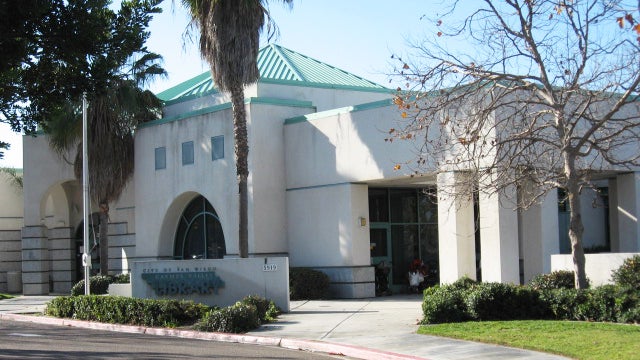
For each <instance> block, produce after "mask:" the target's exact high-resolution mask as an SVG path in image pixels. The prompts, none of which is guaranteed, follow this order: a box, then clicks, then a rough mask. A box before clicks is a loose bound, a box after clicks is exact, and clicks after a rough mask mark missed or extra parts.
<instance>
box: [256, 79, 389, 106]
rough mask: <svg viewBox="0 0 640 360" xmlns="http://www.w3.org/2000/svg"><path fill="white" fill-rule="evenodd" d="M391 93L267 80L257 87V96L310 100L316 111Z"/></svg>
mask: <svg viewBox="0 0 640 360" xmlns="http://www.w3.org/2000/svg"><path fill="white" fill-rule="evenodd" d="M393 93H394V91H393V90H388V91H386V90H382V91H380V90H377V89H372V90H371V91H366V90H363V89H356V88H348V87H345V88H340V87H338V88H331V87H326V88H322V87H311V86H294V85H291V84H289V83H288V84H283V83H277V82H268V81H261V82H260V83H258V87H257V96H260V97H273V98H278V99H295V100H299V101H300V100H302V101H311V102H312V103H313V106H315V107H316V108H317V111H325V110H331V109H337V108H341V107H345V106H351V105H356V104H364V103H369V102H373V101H378V100H383V99H389V98H391V96H392V95H393Z"/></svg>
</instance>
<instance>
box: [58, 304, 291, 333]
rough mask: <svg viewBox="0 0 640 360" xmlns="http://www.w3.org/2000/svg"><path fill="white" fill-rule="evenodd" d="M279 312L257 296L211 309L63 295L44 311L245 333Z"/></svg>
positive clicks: (109, 320)
mask: <svg viewBox="0 0 640 360" xmlns="http://www.w3.org/2000/svg"><path fill="white" fill-rule="evenodd" d="M279 313H280V309H278V307H277V306H276V305H275V304H274V303H273V301H270V300H267V299H264V298H262V297H260V296H257V295H251V296H247V297H245V298H243V299H242V300H241V301H239V302H237V303H236V304H235V305H233V306H229V307H226V308H218V307H213V308H211V307H209V306H206V305H202V304H196V303H194V302H193V301H181V300H151V299H136V298H130V297H122V296H98V295H89V296H84V295H80V296H61V297H57V298H54V299H53V300H51V301H50V302H49V303H47V307H46V308H45V314H46V315H49V316H55V317H61V318H74V319H79V320H89V321H99V322H104V323H111V324H129V325H140V326H162V327H177V326H191V325H193V326H194V328H195V329H197V330H201V331H220V332H234V333H242V332H247V331H250V330H253V329H255V328H257V327H259V326H260V324H261V323H265V322H268V321H272V320H274V319H275V318H276V317H277V315H278V314H279Z"/></svg>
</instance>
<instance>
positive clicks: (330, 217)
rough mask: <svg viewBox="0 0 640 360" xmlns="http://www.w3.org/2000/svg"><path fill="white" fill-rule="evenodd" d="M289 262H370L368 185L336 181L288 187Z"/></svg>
mask: <svg viewBox="0 0 640 360" xmlns="http://www.w3.org/2000/svg"><path fill="white" fill-rule="evenodd" d="M287 214H288V220H289V222H288V224H287V236H288V238H289V254H290V257H291V260H290V263H291V266H294V267H297V266H305V267H314V266H315V267H331V266H362V265H367V266H368V265H370V256H369V254H370V253H369V226H368V224H367V225H366V226H364V227H363V226H361V225H360V221H359V218H360V217H364V218H368V214H369V206H368V187H367V186H366V185H360V184H339V185H328V186H321V187H314V188H308V189H298V190H290V191H287ZM367 223H368V221H367Z"/></svg>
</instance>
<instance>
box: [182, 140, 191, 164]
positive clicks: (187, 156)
mask: <svg viewBox="0 0 640 360" xmlns="http://www.w3.org/2000/svg"><path fill="white" fill-rule="evenodd" d="M190 164H193V141H187V142H183V143H182V165H190Z"/></svg>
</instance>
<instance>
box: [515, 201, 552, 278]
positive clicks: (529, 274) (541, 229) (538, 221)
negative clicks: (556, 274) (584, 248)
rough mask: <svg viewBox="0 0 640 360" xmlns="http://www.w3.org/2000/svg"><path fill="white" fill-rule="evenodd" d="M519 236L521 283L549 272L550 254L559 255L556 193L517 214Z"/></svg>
mask: <svg viewBox="0 0 640 360" xmlns="http://www.w3.org/2000/svg"><path fill="white" fill-rule="evenodd" d="M519 230H520V231H519V235H520V244H521V246H522V251H521V253H522V257H523V261H524V283H525V284H526V283H528V282H529V281H530V280H531V279H532V278H533V277H534V276H536V275H537V274H541V273H549V272H551V255H552V254H558V253H559V252H560V244H559V241H560V239H559V235H558V234H559V229H558V192H557V191H555V190H553V191H549V193H548V194H547V195H546V196H545V197H544V198H543V199H542V201H541V202H540V203H539V204H536V205H534V206H532V207H530V208H529V209H527V210H523V211H521V212H520V218H519Z"/></svg>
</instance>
